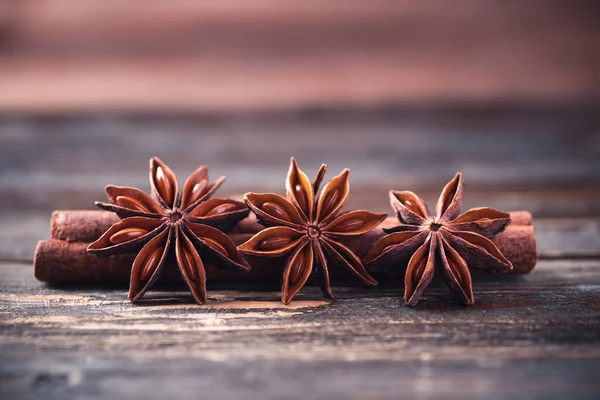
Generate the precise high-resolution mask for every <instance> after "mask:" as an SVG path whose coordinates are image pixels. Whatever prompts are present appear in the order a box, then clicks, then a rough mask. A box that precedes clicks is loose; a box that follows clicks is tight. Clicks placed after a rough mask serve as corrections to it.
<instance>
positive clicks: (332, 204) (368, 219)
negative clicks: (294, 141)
mask: <svg viewBox="0 0 600 400" xmlns="http://www.w3.org/2000/svg"><path fill="white" fill-rule="evenodd" d="M326 169H327V166H326V165H325V164H323V165H321V168H320V169H319V171H318V172H317V176H316V178H315V180H314V182H313V183H311V182H310V181H309V180H308V177H307V176H306V175H305V174H304V172H302V171H301V170H300V168H299V167H298V164H297V163H296V160H294V158H292V160H291V162H290V169H289V172H288V175H287V180H286V190H287V200H286V199H285V198H284V197H282V196H280V195H278V194H274V193H268V194H257V193H246V195H245V196H244V200H245V201H246V204H247V205H248V207H249V208H250V209H251V210H252V211H254V213H255V214H256V216H257V218H258V220H259V221H260V222H261V223H262V224H263V225H265V226H267V228H266V229H264V230H262V231H260V232H259V233H257V234H256V235H255V236H254V237H252V238H251V239H250V240H248V241H247V242H246V243H243V244H242V245H240V246H238V249H239V250H240V252H241V253H243V254H247V255H253V256H263V257H278V256H283V255H286V254H288V253H289V256H288V259H287V262H286V265H285V269H284V272H283V284H282V290H281V292H282V293H281V301H282V302H283V303H285V304H288V303H289V302H290V301H291V300H292V298H293V297H294V296H295V295H296V294H297V293H298V291H299V290H300V289H301V288H302V286H304V284H305V283H306V281H307V280H308V278H309V277H310V276H311V273H312V274H313V275H315V277H316V280H317V283H318V285H319V287H320V288H321V290H322V292H323V293H324V294H325V295H326V296H328V297H331V298H333V294H332V293H331V284H330V280H329V269H328V262H337V263H338V264H339V265H341V266H342V267H344V268H345V269H346V270H348V271H349V272H351V273H352V274H353V275H354V276H356V277H357V278H359V279H360V280H361V281H362V282H363V283H365V284H367V285H371V286H374V285H377V282H376V281H375V279H373V278H372V277H371V275H369V273H368V272H367V271H366V269H365V267H364V266H363V264H362V262H361V260H360V258H358V257H357V256H356V255H355V254H354V253H353V252H352V250H350V249H349V248H348V247H346V246H345V245H343V244H342V243H340V241H339V239H340V238H343V237H349V236H357V235H362V234H363V233H366V232H368V231H370V230H371V229H373V228H375V227H376V226H377V225H379V223H381V222H382V221H383V220H384V219H385V218H386V214H374V213H371V212H369V211H360V210H356V211H346V212H343V213H339V211H340V209H341V208H342V207H343V206H344V204H345V203H346V200H347V198H348V192H349V190H350V185H349V183H348V178H349V174H350V170H349V169H345V170H343V171H342V173H341V174H339V175H338V176H336V177H334V178H333V179H332V180H331V181H330V182H329V183H327V184H326V185H325V186H324V187H323V190H322V191H321V193H320V194H319V195H318V196H317V195H315V193H316V192H318V190H319V186H320V184H321V181H322V180H323V176H324V175H325V171H326Z"/></svg>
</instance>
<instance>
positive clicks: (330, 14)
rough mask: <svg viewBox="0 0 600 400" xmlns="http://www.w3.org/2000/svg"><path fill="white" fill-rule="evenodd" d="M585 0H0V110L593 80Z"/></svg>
mask: <svg viewBox="0 0 600 400" xmlns="http://www.w3.org/2000/svg"><path fill="white" fill-rule="evenodd" d="M599 8H600V7H598V4H597V2H595V1H582V0H574V1H567V0H564V1H557V0H554V1H545V0H524V1H522V0H504V1H501V0H492V1H478V0H455V1H453V2H452V4H451V5H450V4H447V2H446V1H443V0H425V1H408V0H399V1H398V0H396V1H394V0H373V1H364V0H349V1H343V0H334V1H327V2H285V1H283V2H282V1H277V0H250V1H234V0H224V1H208V2H203V1H194V0H175V1H169V2H164V1H159V0H133V1H119V0H87V1H78V0H54V1H44V0H29V1H27V0H25V1H5V2H1V3H0V112H19V113H25V112H38V113H40V112H41V113H63V112H91V113H97V112H101V111H104V112H117V113H123V112H153V113H157V112H158V113H166V112H168V113H172V112H176V113H179V112H198V111H226V112H231V111H236V112H237V111H240V110H281V109H295V108H298V107H322V106H334V107H339V106H344V107H348V106H352V107H354V106H361V107H363V106H382V105H386V104H390V103H394V104H396V103H403V104H407V103H410V104H413V103H418V104H426V105H429V104H431V103H432V102H433V103H440V102H441V103H446V102H481V101H482V102H485V103H490V102H492V103H494V102H513V101H534V102H542V103H547V102H559V103H564V102H568V101H587V100H597V99H598V96H599V95H600V78H599V77H598V70H599V69H600V63H599V58H600V49H599V46H598V37H600V26H599V24H598V17H599V12H598V11H599Z"/></svg>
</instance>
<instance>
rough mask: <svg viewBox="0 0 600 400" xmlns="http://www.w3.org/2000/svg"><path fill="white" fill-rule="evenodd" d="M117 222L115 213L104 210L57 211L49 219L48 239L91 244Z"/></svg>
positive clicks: (117, 218)
mask: <svg viewBox="0 0 600 400" xmlns="http://www.w3.org/2000/svg"><path fill="white" fill-rule="evenodd" d="M118 221H119V217H117V215H116V214H115V213H112V212H109V211H104V210H58V211H54V212H53V213H52V216H51V217H50V237H51V238H52V239H58V240H66V241H67V242H86V243H91V242H93V241H94V240H96V239H98V238H99V237H100V236H102V234H103V233H104V232H106V231H107V230H108V228H110V226H111V225H112V224H114V223H116V222H118Z"/></svg>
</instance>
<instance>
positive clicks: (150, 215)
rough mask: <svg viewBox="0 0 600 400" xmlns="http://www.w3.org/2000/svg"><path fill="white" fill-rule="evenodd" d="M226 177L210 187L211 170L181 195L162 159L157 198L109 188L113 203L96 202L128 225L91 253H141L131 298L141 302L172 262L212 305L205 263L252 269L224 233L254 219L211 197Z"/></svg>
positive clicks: (153, 182) (155, 170) (156, 168)
mask: <svg viewBox="0 0 600 400" xmlns="http://www.w3.org/2000/svg"><path fill="white" fill-rule="evenodd" d="M224 180H225V177H221V178H219V179H218V180H217V181H216V182H215V183H213V184H210V183H209V180H208V169H207V168H206V167H204V166H202V167H200V168H198V169H197V170H196V171H195V172H194V173H193V174H192V175H190V177H189V178H188V179H187V180H186V182H185V184H184V186H183V191H181V193H180V192H179V190H178V186H177V179H176V177H175V174H174V173H173V172H172V171H171V170H170V169H169V167H167V165H166V164H164V163H163V162H162V161H160V160H159V159H158V158H153V159H151V160H150V186H151V189H152V194H151V195H147V194H146V193H144V192H142V191H141V190H139V189H135V188H128V187H117V186H107V187H106V193H107V194H108V198H109V201H110V203H96V204H97V205H98V206H99V207H100V208H103V209H105V210H109V211H113V212H115V213H116V214H117V215H118V216H119V217H121V218H124V219H123V220H121V221H119V222H117V223H115V224H114V225H112V226H111V227H110V228H109V229H108V230H107V231H106V232H105V233H104V234H103V235H102V236H101V237H100V238H99V239H98V240H96V241H95V242H94V243H91V244H90V245H89V246H88V251H89V252H92V253H94V254H97V255H100V256H111V255H115V254H124V253H136V254H137V256H136V257H135V259H134V261H133V266H132V268H131V275H130V286H129V299H130V300H131V301H136V300H139V299H140V298H142V296H143V295H144V293H145V292H146V291H147V290H148V289H149V288H150V287H151V286H152V284H153V283H154V282H155V281H156V279H157V278H158V277H159V275H160V273H161V271H162V269H163V268H164V266H165V265H166V263H167V261H168V259H169V258H175V260H176V263H177V266H178V268H179V272H180V273H181V276H182V277H183V279H184V281H185V282H186V284H187V285H188V287H189V289H190V291H191V293H192V296H193V297H194V300H195V301H196V302H197V303H199V304H202V303H204V302H205V301H206V273H205V268H204V263H203V261H206V262H209V263H211V264H213V265H217V266H225V267H236V268H239V269H242V270H248V269H250V266H249V265H248V263H247V262H246V260H245V259H244V257H243V256H242V255H241V254H239V252H238V251H237V249H236V246H235V244H234V243H233V242H232V241H231V239H230V238H229V237H228V236H227V235H226V234H224V233H223V232H222V231H221V230H220V229H228V228H231V227H232V226H233V225H235V224H236V223H237V222H238V221H239V220H241V219H243V218H245V217H246V216H247V215H248V209H247V208H246V207H245V205H244V204H243V203H240V202H236V201H233V200H229V199H221V198H211V196H212V194H213V193H214V192H215V191H216V190H217V189H218V188H219V186H220V185H221V184H222V183H223V181H224Z"/></svg>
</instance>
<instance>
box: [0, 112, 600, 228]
mask: <svg viewBox="0 0 600 400" xmlns="http://www.w3.org/2000/svg"><path fill="white" fill-rule="evenodd" d="M599 110H600V107H597V106H587V107H583V106H581V107H574V106H564V107H558V106H557V107H541V108H539V109H535V108H534V109H521V108H519V107H516V106H513V107H506V108H502V107H500V108H498V109H496V108H491V109H486V108H485V107H479V108H477V107H475V108H474V109H472V108H469V107H465V108H461V107H458V108H456V109H444V108H441V109H435V108H434V109H430V110H427V109H418V108H399V109H390V110H387V111H386V110H362V111H361V110H354V111H352V110H346V111H343V110H340V111H335V110H329V111H327V110H320V111H319V110H314V111H313V112H310V111H307V112H305V113H289V114H277V113H274V114H265V115H259V114H253V115H231V116H220V117H219V116H212V117H211V116H204V117H202V116H199V117H192V116H187V117H186V116H178V117H177V116H172V117H169V118H156V117H150V116H147V117H141V116H138V117H135V116H130V117H114V116H113V117H110V116H107V117H103V118H74V117H72V118H68V117H63V118H2V119H0V154H1V155H2V157H0V168H1V170H2V174H0V208H1V209H3V210H6V209H7V208H10V209H11V210H16V209H20V210H40V211H41V210H45V211H46V212H47V213H50V212H51V211H53V210H56V209H63V208H73V209H89V208H93V202H94V201H95V200H104V199H105V194H104V192H103V189H104V186H105V185H106V184H109V183H111V184H115V185H127V186H133V187H139V188H141V189H145V190H147V189H148V172H147V165H148V159H149V158H150V157H152V156H159V157H160V158H161V159H162V160H163V161H165V162H166V163H167V164H168V165H169V166H171V167H172V169H173V170H174V171H176V173H177V175H178V176H179V178H180V180H183V179H184V177H185V176H186V175H187V174H189V173H191V172H192V171H194V170H195V169H196V168H197V167H198V166H199V165H201V164H206V165H208V166H209V168H210V171H211V176H213V178H214V177H216V176H219V175H226V176H227V181H226V182H225V184H224V185H223V187H222V188H221V189H220V190H219V195H223V196H238V197H241V195H242V194H243V193H245V192H247V191H254V192H261V191H266V192H279V193H281V192H283V190H284V186H283V185H284V180H285V174H286V172H287V167H288V164H289V159H290V157H291V156H295V157H296V158H297V159H298V160H299V162H300V165H301V167H302V168H303V170H305V171H306V172H307V173H308V174H309V175H313V174H314V173H315V172H316V170H317V168H318V166H319V165H320V164H321V163H322V162H325V163H327V164H328V165H329V172H328V176H333V175H335V174H336V173H338V172H339V171H341V170H342V169H343V168H345V167H348V168H350V169H351V170H352V173H351V175H350V184H351V188H350V190H351V195H350V200H349V203H348V207H351V208H368V209H371V210H373V211H377V212H379V211H389V210H390V206H389V200H388V195H387V192H388V190H390V189H398V190H401V189H408V188H409V189H411V190H413V191H415V192H417V193H419V195H420V196H421V197H423V198H425V200H426V201H427V202H428V203H429V204H435V201H436V200H437V196H438V195H439V192H440V190H441V188H442V187H443V185H444V184H445V183H446V182H447V181H448V180H449V179H450V178H451V177H452V176H453V174H454V173H455V172H456V171H462V172H463V174H464V177H465V196H464V206H465V208H470V207H474V206H482V205H486V206H490V207H494V208H497V209H505V210H518V209H525V210H529V211H531V212H532V213H533V215H534V217H535V218H540V217H574V216H577V217H590V216H595V217H600V211H599V210H600V184H599V182H600V112H599ZM74 166H76V168H74Z"/></svg>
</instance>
